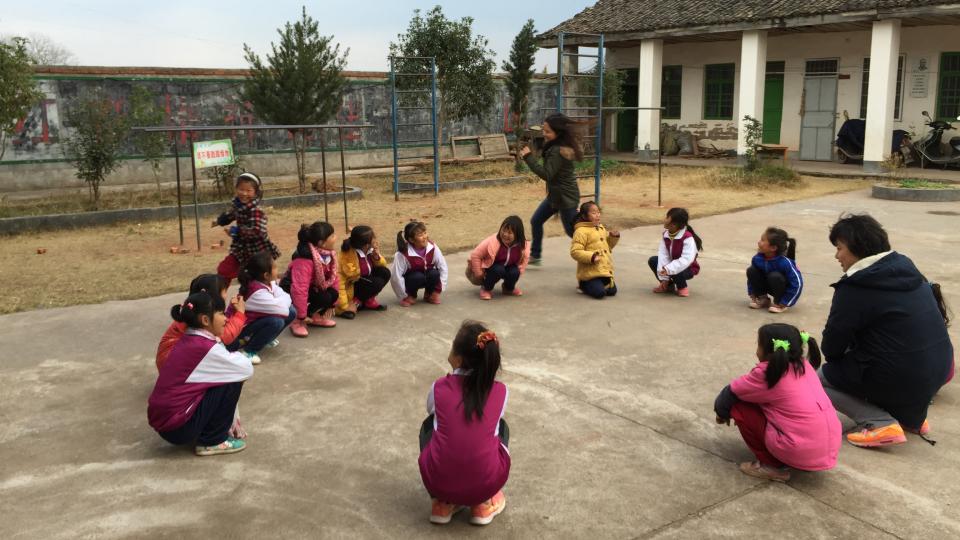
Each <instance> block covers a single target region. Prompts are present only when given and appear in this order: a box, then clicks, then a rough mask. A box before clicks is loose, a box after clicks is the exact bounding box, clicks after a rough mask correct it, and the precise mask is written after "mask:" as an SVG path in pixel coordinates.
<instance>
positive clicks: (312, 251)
mask: <svg viewBox="0 0 960 540" xmlns="http://www.w3.org/2000/svg"><path fill="white" fill-rule="evenodd" d="M297 239H298V240H299V241H300V243H299V244H297V250H296V251H294V252H293V260H292V261H290V267H289V268H287V273H286V274H284V276H283V279H281V280H280V287H282V288H283V290H285V291H287V292H288V293H290V298H291V300H292V302H293V307H294V308H296V310H297V318H296V319H295V320H294V321H293V322H292V323H290V332H291V333H293V335H295V336H297V337H307V325H310V326H319V327H321V328H331V327H334V326H336V325H337V323H336V321H334V320H333V311H334V310H333V308H334V306H336V305H337V300H339V299H340V276H339V274H338V272H337V253H336V251H334V246H335V245H336V242H337V234H336V233H335V232H333V225H330V224H329V223H327V222H326V221H317V222H314V223H313V224H312V225H302V226H301V227H300V232H299V233H297Z"/></svg>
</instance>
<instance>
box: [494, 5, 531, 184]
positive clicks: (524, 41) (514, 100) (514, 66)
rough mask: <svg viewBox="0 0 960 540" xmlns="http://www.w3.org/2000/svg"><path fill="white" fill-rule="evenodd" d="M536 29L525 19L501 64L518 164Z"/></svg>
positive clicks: (528, 94) (525, 116)
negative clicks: (508, 96)
mask: <svg viewBox="0 0 960 540" xmlns="http://www.w3.org/2000/svg"><path fill="white" fill-rule="evenodd" d="M536 32H537V31H536V30H535V29H534V26H533V19H527V23H526V24H525V25H523V28H522V29H521V30H520V33H519V34H517V36H516V37H515V38H513V47H512V48H511V49H510V61H505V62H504V63H503V65H502V68H503V70H504V71H506V72H507V92H508V93H509V94H510V111H511V112H512V113H513V116H512V118H513V133H514V135H516V137H517V139H516V142H515V143H514V144H515V145H516V149H515V150H516V152H515V154H514V155H515V157H516V164H517V166H519V164H520V147H519V145H520V134H521V131H522V130H523V129H524V126H525V125H526V123H527V113H528V112H529V111H528V110H527V104H528V101H529V97H530V80H531V78H532V77H533V73H534V69H533V63H534V60H535V59H534V55H536V53H537V48H538V47H537V41H536Z"/></svg>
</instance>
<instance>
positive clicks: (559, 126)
mask: <svg viewBox="0 0 960 540" xmlns="http://www.w3.org/2000/svg"><path fill="white" fill-rule="evenodd" d="M543 121H544V122H546V123H547V125H549V126H550V129H552V130H553V131H554V133H556V134H557V138H556V139H554V140H552V141H549V142H547V144H545V145H543V150H544V151H546V150H547V148H550V147H551V146H554V145H559V146H566V147H568V148H570V149H571V150H573V155H574V158H575V161H580V160H582V159H583V148H581V147H580V140H579V137H577V134H576V132H575V130H576V129H577V126H578V124H577V122H575V121H573V120H572V119H571V118H570V117H569V116H567V115H565V114H563V113H553V114H551V115H550V116H547V117H546V118H545V119H544V120H543Z"/></svg>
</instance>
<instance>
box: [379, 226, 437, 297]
mask: <svg viewBox="0 0 960 540" xmlns="http://www.w3.org/2000/svg"><path fill="white" fill-rule="evenodd" d="M390 285H391V286H392V287H393V292H394V293H396V295H397V298H399V299H400V305H401V306H403V307H410V306H412V305H413V304H415V303H417V293H418V292H419V291H420V289H423V299H424V300H426V301H427V302H430V303H431V304H439V303H440V293H441V292H443V290H444V289H446V288H447V261H446V260H445V259H444V258H443V253H441V252H440V248H438V247H437V245H436V244H434V243H433V242H431V241H430V236H428V235H427V226H426V225H424V224H423V223H421V222H419V221H411V222H410V223H407V225H406V226H405V227H404V228H403V230H402V231H400V232H398V233H397V252H396V253H395V254H394V256H393V270H392V272H391V273H390Z"/></svg>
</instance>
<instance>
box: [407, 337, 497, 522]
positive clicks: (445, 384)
mask: <svg viewBox="0 0 960 540" xmlns="http://www.w3.org/2000/svg"><path fill="white" fill-rule="evenodd" d="M447 361H448V362H449V363H450V367H451V368H453V373H451V374H449V375H446V376H444V377H441V378H439V379H437V380H436V381H434V383H433V385H432V386H431V387H430V393H429V394H427V413H428V416H427V419H426V420H424V421H423V424H422V425H421V426H420V459H419V460H418V463H419V466H420V476H421V478H422V479H423V485H424V487H426V488H427V492H428V493H429V494H430V497H431V498H432V506H431V512H430V521H431V522H432V523H438V524H443V523H449V522H450V519H451V518H452V517H453V515H454V514H455V513H457V512H459V511H460V510H463V509H464V508H466V507H470V523H472V524H474V525H486V524H488V523H490V522H491V521H493V518H494V517H496V516H497V515H498V514H499V513H500V512H502V511H503V509H504V508H505V507H506V505H507V500H506V497H504V495H503V486H504V485H505V484H506V483H507V478H508V477H509V476H510V452H509V451H508V450H507V445H508V444H509V443H510V431H509V428H508V427H507V423H506V421H504V419H503V413H504V411H505V410H506V407H507V387H506V386H505V385H504V384H503V383H502V382H499V381H497V380H496V376H497V372H498V371H499V370H500V342H499V340H498V339H497V335H496V334H494V333H493V332H492V331H491V330H490V329H489V328H487V327H486V326H485V325H484V324H483V323H479V322H476V321H464V322H463V324H461V325H460V329H459V330H458V331H457V335H456V337H455V338H454V339H453V345H452V347H451V348H450V354H449V356H448V357H447Z"/></svg>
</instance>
